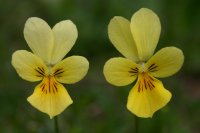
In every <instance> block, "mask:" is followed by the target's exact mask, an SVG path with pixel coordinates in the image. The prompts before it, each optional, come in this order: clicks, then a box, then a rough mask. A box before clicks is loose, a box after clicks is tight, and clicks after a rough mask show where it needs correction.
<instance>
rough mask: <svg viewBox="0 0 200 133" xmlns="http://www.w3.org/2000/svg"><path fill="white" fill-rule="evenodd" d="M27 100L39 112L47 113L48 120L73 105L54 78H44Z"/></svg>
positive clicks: (64, 90) (62, 87)
mask: <svg viewBox="0 0 200 133" xmlns="http://www.w3.org/2000/svg"><path fill="white" fill-rule="evenodd" d="M27 100H28V102H29V103H30V104H31V105H32V106H34V107H35V108H37V109H38V110H39V111H41V112H44V113H47V114H48V115H49V116H50V118H53V117H54V116H56V115H58V114H60V113H62V112H63V111H64V110H65V108H67V107H68V106H69V105H70V104H72V103H73V101H72V99H71V97H70V96H69V94H68V92H67V90H66V89H65V87H64V86H63V85H62V84H60V83H58V82H57V81H56V80H55V78H54V77H45V78H44V79H43V81H42V83H40V84H39V85H38V86H36V88H35V90H34V92H33V94H32V95H31V96H29V97H28V99H27Z"/></svg>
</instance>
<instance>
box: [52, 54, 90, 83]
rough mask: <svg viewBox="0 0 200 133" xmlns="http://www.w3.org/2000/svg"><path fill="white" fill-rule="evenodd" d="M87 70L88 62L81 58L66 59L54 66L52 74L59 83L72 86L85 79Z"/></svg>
mask: <svg viewBox="0 0 200 133" xmlns="http://www.w3.org/2000/svg"><path fill="white" fill-rule="evenodd" d="M88 69H89V62H88V61H87V59H86V58H85V57H82V56H71V57H68V58H66V59H64V60H62V61H61V62H59V63H58V64H56V65H55V66H54V67H53V69H52V73H53V75H54V76H55V78H56V80H57V81H59V82H61V83H66V84H73V83H76V82H78V81H80V80H81V79H83V77H85V75H86V74H87V72H88Z"/></svg>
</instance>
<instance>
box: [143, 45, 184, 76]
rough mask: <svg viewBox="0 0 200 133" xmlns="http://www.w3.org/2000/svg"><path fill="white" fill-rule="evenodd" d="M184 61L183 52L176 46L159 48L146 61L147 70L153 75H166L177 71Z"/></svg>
mask: <svg viewBox="0 0 200 133" xmlns="http://www.w3.org/2000/svg"><path fill="white" fill-rule="evenodd" d="M183 62H184V55H183V52H182V51H181V50H180V49H178V48H176V47H166V48H162V49H161V50H159V51H158V52H157V53H156V54H155V55H153V56H152V57H151V58H150V60H149V61H148V62H147V63H146V68H147V70H148V71H149V72H150V73H151V75H152V76H154V77H159V78H163V77H168V76H171V75H173V74H175V73H176V72H178V71H179V70H180V69H181V67H182V65H183Z"/></svg>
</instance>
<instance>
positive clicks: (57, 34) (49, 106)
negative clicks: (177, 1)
mask: <svg viewBox="0 0 200 133" xmlns="http://www.w3.org/2000/svg"><path fill="white" fill-rule="evenodd" d="M24 37H25V40H26V42H27V43H28V46H29V47H30V48H31V50H32V51H33V53H31V52H28V51H26V50H18V51H16V52H14V53H13V55H12V65H13V66H14V68H15V69H16V71H17V73H18V74H19V76H20V77H21V78H23V79H24V80H27V81H31V82H35V81H40V80H42V82H41V83H40V84H39V85H37V86H36V88H35V90H34V92H33V94H32V95H31V96H29V97H28V99H27V100H28V102H29V103H30V104H31V105H32V106H34V107H35V108H37V109H38V110H40V111H41V112H44V113H47V114H48V115H49V116H50V118H53V117H54V116H56V115H58V114H60V113H61V112H63V111H64V110H65V108H67V107H68V106H69V105H70V104H72V102H73V101H72V99H71V97H70V96H69V94H68V92H67V90H66V89H65V87H64V86H63V85H62V84H61V83H66V84H73V83H76V82H78V81H80V80H81V79H82V78H83V77H84V76H85V75H86V74H87V71H88V68H89V62H88V61H87V59H86V58H84V57H82V56H70V57H67V58H66V59H64V60H62V59H63V57H64V56H65V55H66V54H67V53H68V52H69V51H70V49H71V48H72V46H73V45H74V43H75V41H76V39H77V37H78V31H77V28H76V26H75V25H74V24H73V22H72V21H70V20H64V21H61V22H59V23H57V24H56V25H55V26H54V27H53V29H51V28H50V27H49V25H48V24H47V23H46V22H45V21H44V20H42V19H40V18H37V17H32V18H29V19H28V20H27V21H26V24H25V28H24Z"/></svg>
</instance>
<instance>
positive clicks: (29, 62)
mask: <svg viewBox="0 0 200 133" xmlns="http://www.w3.org/2000/svg"><path fill="white" fill-rule="evenodd" d="M12 65H13V67H14V68H15V69H16V71H17V73H18V74H19V76H20V77H21V78H23V79H24V80H28V81H39V80H41V79H42V78H43V77H44V75H45V74H46V72H47V67H46V65H45V64H44V62H43V61H42V60H41V59H40V58H39V57H38V56H36V55H34V54H32V53H31V52H28V51H26V50H18V51H16V52H14V53H13V55H12Z"/></svg>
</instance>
